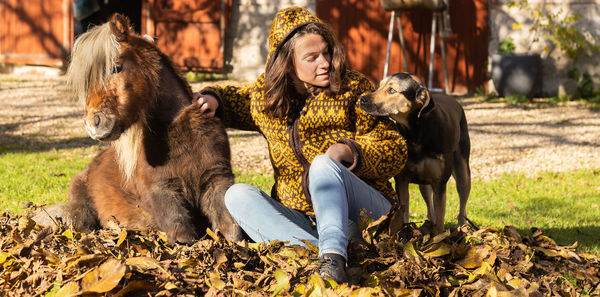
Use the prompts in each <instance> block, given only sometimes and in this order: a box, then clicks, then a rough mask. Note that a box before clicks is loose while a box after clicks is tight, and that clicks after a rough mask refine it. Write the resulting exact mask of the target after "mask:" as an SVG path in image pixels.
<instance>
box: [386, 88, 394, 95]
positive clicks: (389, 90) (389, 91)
mask: <svg viewBox="0 0 600 297" xmlns="http://www.w3.org/2000/svg"><path fill="white" fill-rule="evenodd" d="M387 93H388V94H396V90H394V89H393V88H388V89H387Z"/></svg>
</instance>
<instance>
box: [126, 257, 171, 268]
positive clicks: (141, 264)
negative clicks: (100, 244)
mask: <svg viewBox="0 0 600 297" xmlns="http://www.w3.org/2000/svg"><path fill="white" fill-rule="evenodd" d="M125 264H127V265H129V266H135V267H137V268H139V269H141V270H150V269H155V268H162V266H160V263H158V261H157V260H156V259H154V258H150V257H144V256H141V257H133V258H128V259H126V260H125Z"/></svg>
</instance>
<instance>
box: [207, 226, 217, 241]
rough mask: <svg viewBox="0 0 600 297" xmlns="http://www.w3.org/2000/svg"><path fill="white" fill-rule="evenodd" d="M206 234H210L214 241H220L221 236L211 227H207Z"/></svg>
mask: <svg viewBox="0 0 600 297" xmlns="http://www.w3.org/2000/svg"><path fill="white" fill-rule="evenodd" d="M206 234H208V236H210V237H211V238H212V239H213V240H214V241H219V236H217V234H215V232H213V231H212V230H210V228H206Z"/></svg>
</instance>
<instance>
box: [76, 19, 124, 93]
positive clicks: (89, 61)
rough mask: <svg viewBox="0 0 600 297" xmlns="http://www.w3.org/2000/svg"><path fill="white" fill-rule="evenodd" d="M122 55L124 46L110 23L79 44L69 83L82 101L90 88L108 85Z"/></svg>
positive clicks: (84, 37)
mask: <svg viewBox="0 0 600 297" xmlns="http://www.w3.org/2000/svg"><path fill="white" fill-rule="evenodd" d="M120 51H121V45H120V44H119V42H118V41H117V37H116V36H115V35H114V34H113V33H112V31H111V29H110V25H109V24H108V23H105V24H103V25H100V26H95V27H93V28H91V29H90V30H89V31H87V32H85V33H83V34H81V35H80V36H79V38H77V40H75V43H74V44H73V53H72V54H71V63H70V64H69V69H68V70H67V82H68V83H69V85H71V87H72V89H73V91H74V92H75V96H76V97H77V98H78V100H80V101H82V102H85V98H86V97H87V93H88V91H89V88H90V84H93V85H92V86H93V87H101V86H103V85H104V83H105V82H106V81H107V80H108V77H109V75H110V74H111V73H112V71H113V67H114V61H115V58H116V57H117V56H118V55H119V52H120Z"/></svg>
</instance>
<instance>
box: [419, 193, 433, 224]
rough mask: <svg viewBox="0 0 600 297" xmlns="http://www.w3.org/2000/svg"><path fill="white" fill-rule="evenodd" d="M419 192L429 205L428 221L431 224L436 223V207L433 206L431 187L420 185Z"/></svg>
mask: <svg viewBox="0 0 600 297" xmlns="http://www.w3.org/2000/svg"><path fill="white" fill-rule="evenodd" d="M419 190H420V191H421V196H423V200H425V204H426V205H427V219H428V220H429V221H430V222H432V223H435V206H434V205H433V199H432V196H433V190H432V189H431V185H419Z"/></svg>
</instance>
